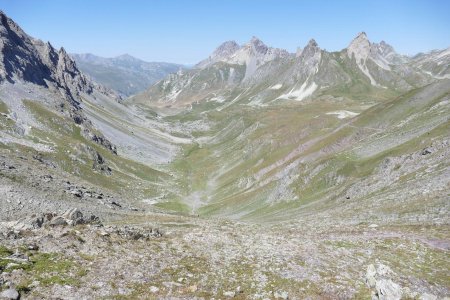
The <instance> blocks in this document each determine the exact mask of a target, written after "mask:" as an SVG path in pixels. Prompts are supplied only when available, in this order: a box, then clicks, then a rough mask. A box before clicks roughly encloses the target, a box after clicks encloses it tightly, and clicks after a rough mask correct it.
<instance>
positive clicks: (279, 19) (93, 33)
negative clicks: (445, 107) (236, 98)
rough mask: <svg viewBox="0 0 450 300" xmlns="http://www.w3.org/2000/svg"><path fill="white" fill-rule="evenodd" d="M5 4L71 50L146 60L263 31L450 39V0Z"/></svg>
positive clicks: (288, 41)
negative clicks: (129, 56)
mask: <svg viewBox="0 0 450 300" xmlns="http://www.w3.org/2000/svg"><path fill="white" fill-rule="evenodd" d="M0 9H2V10H3V11H4V12H5V13H6V14H7V15H8V16H9V17H11V18H13V19H14V20H15V21H16V22H17V23H18V24H19V25H20V26H21V27H22V28H23V29H24V30H25V31H26V32H28V33H29V34H30V35H32V36H34V37H36V38H39V39H42V40H44V41H50V42H51V43H52V44H53V45H54V46H56V47H61V46H63V47H64V48H65V49H66V50H67V51H68V52H70V53H80V54H81V53H92V54H95V55H98V56H102V57H116V56H119V55H122V54H130V55H132V56H134V57H137V58H140V59H142V60H145V61H159V62H173V63H180V64H187V65H192V64H195V63H197V62H199V61H200V60H202V59H204V58H205V57H207V56H208V55H209V54H210V53H211V52H212V51H213V50H214V49H215V48H216V47H217V46H218V45H220V44H221V43H222V42H224V41H227V40H235V41H237V42H238V43H239V44H244V43H246V42H247V41H248V40H250V39H251V37H252V36H257V37H258V38H260V39H261V40H262V41H263V42H264V43H266V44H267V45H269V46H272V47H277V48H283V49H286V50H288V51H289V52H295V51H296V49H297V47H304V46H305V45H306V44H307V42H308V41H309V40H310V39H311V38H314V39H315V40H316V41H317V43H318V44H319V46H320V47H321V48H322V49H326V50H328V51H339V50H341V49H343V48H345V47H346V46H347V45H348V44H349V43H350V42H351V40H352V39H353V38H354V37H355V36H356V35H357V34H358V33H359V32H361V31H365V32H366V33H367V35H368V38H369V39H370V41H372V42H380V41H381V40H384V41H386V42H387V43H388V44H390V45H392V46H393V47H394V48H395V49H396V51H397V52H399V53H401V54H407V55H414V54H417V53H419V52H427V51H430V50H433V49H444V48H447V47H449V46H450V44H449V41H450V32H449V30H448V28H450V20H449V18H448V17H447V16H446V12H448V11H449V10H450V2H445V1H395V2H389V1H377V2H376V3H374V2H370V1H346V2H345V4H342V3H340V2H333V1H328V2H327V1H326V3H321V4H317V3H306V2H303V3H302V2H297V1H272V0H266V1H246V2H239V1H227V2H214V5H211V4H208V2H206V1H196V2H189V3H188V2H183V1H170V2H169V1H167V2H166V1H164V2H145V1H135V2H133V3H132V4H130V3H129V2H125V1H114V2H107V1H104V0H99V1H95V2H89V1H86V0H81V1H77V2H75V3H74V2H71V1H67V0H62V1H54V0H45V1H39V2H29V1H25V0H18V1H5V0H0Z"/></svg>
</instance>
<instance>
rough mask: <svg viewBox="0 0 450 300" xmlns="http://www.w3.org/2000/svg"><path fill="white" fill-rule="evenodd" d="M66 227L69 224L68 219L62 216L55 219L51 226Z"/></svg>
mask: <svg viewBox="0 0 450 300" xmlns="http://www.w3.org/2000/svg"><path fill="white" fill-rule="evenodd" d="M64 225H68V223H67V221H66V219H65V218H63V217H61V216H57V217H54V218H53V219H52V220H51V221H50V226H64Z"/></svg>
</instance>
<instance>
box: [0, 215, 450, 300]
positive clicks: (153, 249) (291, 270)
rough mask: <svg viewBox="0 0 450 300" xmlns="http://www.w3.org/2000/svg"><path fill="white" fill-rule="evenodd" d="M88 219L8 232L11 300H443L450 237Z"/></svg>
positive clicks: (367, 227) (431, 230)
mask: <svg viewBox="0 0 450 300" xmlns="http://www.w3.org/2000/svg"><path fill="white" fill-rule="evenodd" d="M127 223H128V224H124V223H123V222H115V223H110V224H107V225H106V224H102V223H101V222H100V221H99V220H98V218H96V217H94V216H84V215H83V213H82V212H81V211H80V210H78V209H72V210H68V211H66V212H64V213H63V214H60V215H59V214H55V213H53V214H42V215H35V216H30V217H28V218H23V219H20V220H17V221H14V222H2V223H1V225H0V230H1V234H0V245H1V247H0V271H1V275H0V284H1V287H2V290H3V291H2V293H1V297H3V298H4V299H19V297H20V299H43V298H45V299H48V298H52V299H93V298H96V299H97V298H106V299H156V298H158V299H176V298H178V299H180V298H181V299H211V298H214V299H226V298H237V299H305V298H306V299H308V298H309V299H350V298H353V299H371V298H372V299H401V298H402V299H444V298H445V297H447V296H448V295H449V294H450V286H449V282H450V281H449V274H448V257H449V256H448V253H449V252H448V251H449V248H450V244H449V243H448V239H446V237H448V234H449V231H448V227H446V228H443V227H442V226H398V227H396V226H378V225H377V224H360V225H356V226H346V227H342V226H333V225H332V224H326V223H327V222H320V223H321V224H323V225H322V226H320V225H319V224H312V222H298V223H292V224H282V225H273V226H270V225H254V224H253V225H251V224H243V223H237V222H232V221H228V220H203V219H200V218H195V217H181V216H175V215H167V214H141V215H135V216H134V218H133V220H128V222H127Z"/></svg>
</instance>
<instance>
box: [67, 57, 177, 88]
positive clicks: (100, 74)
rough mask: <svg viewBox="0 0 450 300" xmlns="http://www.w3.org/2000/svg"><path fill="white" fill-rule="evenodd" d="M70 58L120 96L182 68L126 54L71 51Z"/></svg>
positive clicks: (147, 85) (146, 85)
mask: <svg viewBox="0 0 450 300" xmlns="http://www.w3.org/2000/svg"><path fill="white" fill-rule="evenodd" d="M71 57H72V58H73V59H74V60H75V61H76V63H77V66H78V67H79V68H80V70H82V71H83V72H84V73H86V74H87V75H89V76H91V77H92V78H93V79H94V80H95V81H97V82H98V83H100V84H102V85H104V86H106V87H108V88H110V89H113V90H115V91H117V92H118V93H120V94H121V95H123V96H130V95H134V94H136V93H139V92H142V91H144V90H145V89H147V88H148V87H149V86H150V85H151V84H153V83H155V82H156V81H159V80H161V79H162V78H164V77H166V76H167V75H168V74H170V73H175V72H177V71H178V70H180V69H183V68H185V67H184V66H182V65H179V64H172V63H165V62H146V61H143V60H140V59H137V58H135V57H133V56H130V55H127V54H124V55H120V56H117V57H113V58H104V57H99V56H96V55H93V54H71Z"/></svg>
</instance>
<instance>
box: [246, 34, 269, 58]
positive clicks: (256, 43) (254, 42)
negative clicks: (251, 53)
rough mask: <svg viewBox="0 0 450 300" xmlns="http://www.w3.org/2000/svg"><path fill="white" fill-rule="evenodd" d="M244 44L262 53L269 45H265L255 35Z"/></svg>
mask: <svg viewBox="0 0 450 300" xmlns="http://www.w3.org/2000/svg"><path fill="white" fill-rule="evenodd" d="M246 46H250V47H252V48H253V49H254V50H256V51H257V52H259V53H263V54H265V53H266V52H267V51H268V50H269V47H267V45H266V44H264V42H263V41H261V40H260V39H259V38H257V37H256V36H253V37H252V38H251V40H250V41H249V42H248V44H247V45H246Z"/></svg>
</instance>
